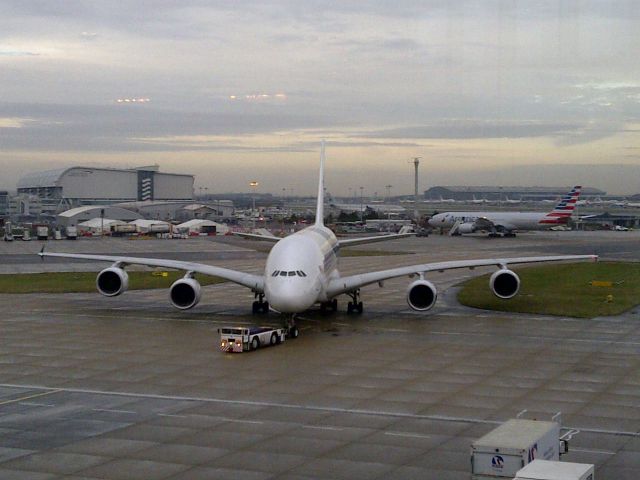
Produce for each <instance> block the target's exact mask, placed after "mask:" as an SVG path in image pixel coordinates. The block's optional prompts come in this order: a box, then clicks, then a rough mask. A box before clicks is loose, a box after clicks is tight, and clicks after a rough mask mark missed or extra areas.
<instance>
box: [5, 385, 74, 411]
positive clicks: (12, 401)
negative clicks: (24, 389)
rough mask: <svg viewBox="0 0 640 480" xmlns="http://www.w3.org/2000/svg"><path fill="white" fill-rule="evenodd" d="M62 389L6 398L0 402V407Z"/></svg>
mask: <svg viewBox="0 0 640 480" xmlns="http://www.w3.org/2000/svg"><path fill="white" fill-rule="evenodd" d="M62 391H63V390H62V389H60V388H58V389H56V390H50V391H48V392H43V393H35V394H33V395H28V396H26V397H20V398H14V399H13V400H6V401H4V402H0V407H1V406H2V405H9V404H10V403H18V402H23V401H25V400H31V399H32V398H38V397H44V396H45V395H51V394H53V393H58V392H62Z"/></svg>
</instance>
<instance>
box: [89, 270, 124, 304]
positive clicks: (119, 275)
mask: <svg viewBox="0 0 640 480" xmlns="http://www.w3.org/2000/svg"><path fill="white" fill-rule="evenodd" d="M96 288H97V289H98V292H100V293H101V294H102V295H104V296H105V297H115V296H117V295H120V294H121V293H124V292H126V291H127V289H128V288H129V275H128V274H127V272H125V271H124V270H123V269H122V268H120V267H109V268H105V269H104V270H102V271H101V272H100V273H99V274H98V276H97V277H96Z"/></svg>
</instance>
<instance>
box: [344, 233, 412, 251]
mask: <svg viewBox="0 0 640 480" xmlns="http://www.w3.org/2000/svg"><path fill="white" fill-rule="evenodd" d="M413 236H415V233H394V234H391V235H376V236H375V237H360V238H346V239H340V238H339V239H338V245H339V246H340V247H341V248H342V247H352V246H354V245H365V244H367V243H377V242H386V241H389V240H397V239H399V238H407V237H413Z"/></svg>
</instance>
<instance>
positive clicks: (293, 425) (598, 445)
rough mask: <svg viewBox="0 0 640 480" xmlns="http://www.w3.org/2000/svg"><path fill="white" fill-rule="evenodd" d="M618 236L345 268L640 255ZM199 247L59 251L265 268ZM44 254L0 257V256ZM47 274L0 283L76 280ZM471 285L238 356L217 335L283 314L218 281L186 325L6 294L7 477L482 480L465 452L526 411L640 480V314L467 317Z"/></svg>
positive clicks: (446, 245) (146, 302)
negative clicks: (429, 305) (459, 297)
mask: <svg viewBox="0 0 640 480" xmlns="http://www.w3.org/2000/svg"><path fill="white" fill-rule="evenodd" d="M606 233H607V235H603V234H602V233H600V232H598V233H595V234H586V233H581V232H558V233H548V234H532V235H522V236H520V237H519V238H516V239H497V240H488V239H485V238H481V237H475V238H474V237H470V238H461V239H450V238H448V237H440V236H432V237H429V238H421V239H417V238H416V239H411V240H408V241H399V242H391V243H389V244H386V245H385V244H377V245H372V246H369V247H367V248H373V247H375V249H382V250H398V251H404V252H412V253H410V254H407V255H394V256H376V257H374V256H367V257H350V258H343V259H342V260H341V271H343V273H345V274H346V273H351V272H356V271H363V270H369V269H377V268H386V267H390V266H393V265H407V264H411V263H420V262H423V261H435V260H442V259H453V258H471V257H475V258H479V257H487V256H491V257H494V256H496V255H498V254H499V252H502V254H503V255H502V256H516V255H528V254H539V253H545V254H549V253H569V252H571V253H592V252H593V250H594V249H600V253H605V254H606V256H607V257H610V258H615V257H617V256H618V255H616V254H617V253H618V254H619V257H620V258H625V259H638V257H639V256H640V252H639V251H638V249H637V242H638V239H639V238H640V237H638V235H637V234H635V232H606ZM567 234H568V235H567ZM628 234H629V235H628ZM188 242H189V241H186V242H175V243H172V242H170V241H156V240H151V241H147V242H145V245H144V246H142V243H143V242H127V241H125V240H115V239H113V240H107V241H104V242H102V243H100V244H98V243H95V242H91V241H87V242H86V243H85V242H84V241H79V242H77V243H76V244H74V245H73V246H71V245H70V244H72V243H73V242H55V243H53V242H51V243H52V244H51V246H50V248H51V250H54V247H55V249H56V251H62V249H64V250H65V251H69V250H70V249H72V248H73V249H77V251H83V252H87V251H93V252H96V253H98V252H100V253H106V252H121V253H125V252H127V251H129V253H130V254H139V255H143V254H144V253H145V251H149V250H152V249H153V250H156V249H157V250H158V251H164V252H170V253H171V254H172V255H174V256H173V258H180V257H181V256H182V255H190V256H193V257H194V258H192V259H193V260H197V259H198V258H199V259H202V260H203V261H205V262H207V263H216V264H219V265H223V266H229V267H232V268H243V269H245V270H248V271H249V270H250V271H260V270H261V268H262V265H263V260H262V259H263V258H264V254H260V253H256V252H254V251H252V250H250V249H248V248H247V246H250V245H252V243H251V242H249V243H242V242H234V241H230V242H228V243H219V242H217V241H216V242H210V241H208V240H202V239H200V240H196V241H194V243H188ZM134 244H135V245H136V248H133V247H132V249H131V250H129V245H134ZM12 245H16V247H15V250H16V251H15V252H14V250H12V249H13V248H14V247H13V246H12ZM138 245H140V247H138ZM20 249H26V250H23V251H19V250H20ZM38 249H39V248H38V245H37V242H30V244H28V243H26V242H25V243H24V244H16V242H14V244H6V245H5V244H3V245H2V248H1V249H0V260H4V259H5V258H8V257H9V256H11V255H16V254H17V255H20V254H29V253H30V252H32V251H33V252H35V251H37V250H38ZM136 249H139V250H137V251H136ZM363 249H364V247H363ZM199 250H204V253H202V254H201V256H199V257H198V254H199V253H198V251H199ZM224 251H227V252H229V253H231V252H233V254H232V258H223V257H224V254H223V253H224ZM212 252H213V253H212ZM216 252H217V253H216ZM212 255H213V256H212ZM215 255H221V256H220V257H215ZM196 257H197V258H196ZM214 257H215V258H214ZM35 260H36V261H34V262H33V263H26V261H25V262H18V263H8V262H3V263H2V264H3V266H2V270H3V271H4V272H11V271H15V270H16V269H19V270H22V269H25V270H27V269H31V268H33V269H37V268H41V269H44V268H51V267H50V265H53V266H54V267H53V268H54V269H62V268H64V267H65V266H67V267H68V265H65V264H59V263H48V262H45V263H44V264H41V263H40V260H39V259H37V258H36V259H35ZM100 266H101V265H100ZM100 266H96V265H92V266H91V265H90V264H85V263H82V264H74V268H87V269H88V268H92V269H94V270H97V269H99V268H100ZM477 273H481V272H479V271H476V272H474V274H477ZM468 275H469V272H461V271H454V272H447V273H443V274H434V275H431V276H430V278H431V279H432V280H433V281H434V282H435V283H436V285H437V286H438V287H439V288H440V289H441V297H440V298H439V300H438V305H437V306H436V308H434V310H432V311H431V312H429V313H426V314H422V313H421V314H418V313H415V312H413V311H411V310H409V309H408V307H407V306H406V303H405V298H404V297H405V289H406V286H407V284H408V281H407V279H398V280H394V281H389V282H386V283H385V288H383V289H379V288H378V287H377V286H376V287H370V288H367V289H364V290H363V300H364V302H365V313H364V314H363V315H362V316H359V317H352V316H347V315H346V314H345V313H342V312H341V313H338V314H337V315H335V316H326V317H325V316H322V315H321V314H320V313H319V312H309V313H308V314H306V315H304V316H303V318H302V319H301V320H300V322H299V324H300V326H301V328H302V335H301V337H300V338H299V339H297V340H293V341H287V342H285V343H284V344H283V345H281V346H277V347H271V348H265V349H261V350H259V351H257V352H249V353H246V354H241V355H228V354H227V355H225V354H222V353H220V352H219V351H218V350H217V335H216V329H217V328H219V327H220V326H221V325H228V324H246V325H250V324H256V323H260V324H264V323H270V324H274V325H276V324H278V323H279V318H278V317H277V316H275V315H269V316H268V317H266V318H264V317H263V318H256V317H252V316H251V315H248V312H249V310H250V307H249V305H250V302H251V301H252V296H251V295H250V293H249V292H247V291H246V290H245V289H243V288H241V287H237V286H234V285H227V284H224V285H212V286H208V287H205V288H204V295H203V301H202V302H201V304H200V305H198V306H197V307H196V308H195V309H193V310H191V311H188V312H179V311H176V310H174V309H173V308H172V307H170V306H169V303H168V299H167V292H166V291H162V290H159V291H144V292H127V293H126V294H125V295H123V296H121V297H118V298H105V297H101V296H100V295H98V294H68V295H3V296H0V311H2V312H3V313H2V315H1V318H0V478H2V479H80V478H85V479H86V478H99V479H137V478H140V479H197V478H207V479H209V478H222V479H224V478H243V479H244V478H249V479H252V478H256V479H263V478H265V479H266V478H278V479H310V478H318V479H329V478H332V479H336V478H337V479H352V478H353V479H356V478H357V479H360V478H385V479H387V478H389V479H396V478H397V479H404V478H407V479H408V478H423V479H438V480H442V479H444V480H448V479H468V478H469V445H470V444H471V442H472V441H473V440H474V439H476V438H478V437H480V436H482V435H483V434H485V433H486V432H488V431H489V430H491V429H492V428H494V427H495V426H496V425H497V424H498V423H500V422H501V421H504V420H506V419H508V418H512V417H513V416H515V415H516V414H518V413H519V412H520V411H522V410H524V409H527V410H528V412H527V413H526V414H525V416H526V417H528V418H540V419H548V418H550V417H551V415H553V414H555V413H556V412H558V411H562V412H563V424H564V425H565V427H567V428H571V429H575V430H576V431H577V432H576V433H575V434H574V436H573V439H572V441H571V452H570V453H569V454H568V455H567V456H565V457H563V459H564V460H567V461H575V462H589V463H595V464H596V465H597V478H600V479H616V480H626V479H636V478H637V471H638V468H640V433H639V432H640V408H638V407H639V406H640V323H639V321H638V310H634V311H631V312H628V313H627V314H625V315H622V316H620V317H615V318H598V319H594V320H576V319H570V318H557V317H544V316H535V315H513V314H498V313H492V312H486V311H477V310H471V309H467V308H464V307H460V306H458V305H457V304H456V302H455V300H454V290H455V288H452V286H453V285H454V284H455V283H457V282H458V281H460V280H461V279H462V278H464V277H466V276H468ZM344 303H345V301H342V304H343V306H344Z"/></svg>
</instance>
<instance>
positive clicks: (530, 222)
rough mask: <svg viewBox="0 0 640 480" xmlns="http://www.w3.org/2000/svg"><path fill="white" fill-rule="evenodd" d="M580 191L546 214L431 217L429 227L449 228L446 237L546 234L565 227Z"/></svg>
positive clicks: (476, 214)
mask: <svg viewBox="0 0 640 480" xmlns="http://www.w3.org/2000/svg"><path fill="white" fill-rule="evenodd" d="M581 189H582V187H580V186H575V187H573V189H571V191H570V192H569V193H568V194H567V195H565V196H564V197H563V198H562V200H560V202H559V203H558V204H557V205H556V207H555V208H554V209H553V210H552V211H551V212H549V213H539V212H444V213H438V214H436V215H434V216H433V217H431V219H430V220H429V225H431V226H432V227H435V228H448V229H449V235H462V234H465V233H474V232H478V231H485V232H489V235H490V236H498V235H499V234H500V233H501V234H503V235H504V236H505V237H506V236H511V237H513V236H515V233H514V232H516V231H523V230H546V229H548V228H550V227H553V226H557V225H565V224H566V223H567V222H568V221H569V218H570V217H571V215H572V214H573V211H574V209H575V206H576V202H577V201H578V197H579V196H580V191H581Z"/></svg>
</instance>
